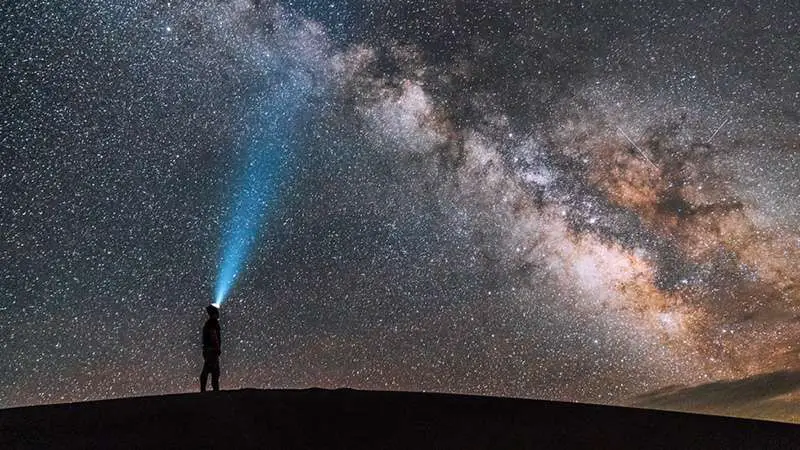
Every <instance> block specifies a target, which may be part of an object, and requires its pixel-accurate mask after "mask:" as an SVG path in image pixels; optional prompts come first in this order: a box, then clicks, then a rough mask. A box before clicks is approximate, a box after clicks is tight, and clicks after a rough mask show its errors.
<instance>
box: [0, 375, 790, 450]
mask: <svg viewBox="0 0 800 450" xmlns="http://www.w3.org/2000/svg"><path fill="white" fill-rule="evenodd" d="M798 445H800V426H798V425H793V424H786V423H778V422H766V421H757V420H747V419H736V418H729V417H719V416H707V415H699V414H686V413H676V412H667V411H655V410H645V409H635V408H622V407H612V406H601V405H587V404H575V403H559V402H545V401H536V400H522V399H505V398H492V397H477V396H463V395H446V394H426V393H403V392H370V391H355V390H348V389H343V390H335V391H329V390H322V389H310V390H295V391H293V390H283V391H267V390H253V389H245V390H240V391H222V392H209V393H205V394H199V393H198V394H180V395H168V396H161V397H139V398H127V399H118V400H105V401H97V402H86V403H72V404H61V405H48V406H33V407H25V408H14V409H6V410H0V448H3V449H15V448H61V449H72V448H231V449H240V448H271V449H359V448H364V449H421V448H431V449H472V448H482V449H523V448H547V449H550V448H591V449H604V448H605V449H621V448H702V449H715V448H720V449H722V448H725V449H732V448H742V449H745V448H746V449H756V448H758V449H766V448H774V449H790V448H800V447H798Z"/></svg>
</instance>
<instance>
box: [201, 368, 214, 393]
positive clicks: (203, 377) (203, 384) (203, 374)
mask: <svg viewBox="0 0 800 450" xmlns="http://www.w3.org/2000/svg"><path fill="white" fill-rule="evenodd" d="M208 372H209V370H208V362H205V363H203V371H202V372H200V392H205V391H206V383H208ZM211 384H212V385H213V384H214V378H213V376H212V378H211Z"/></svg>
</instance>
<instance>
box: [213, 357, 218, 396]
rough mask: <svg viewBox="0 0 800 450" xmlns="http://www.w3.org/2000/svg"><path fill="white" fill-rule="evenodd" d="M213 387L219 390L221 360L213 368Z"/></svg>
mask: <svg viewBox="0 0 800 450" xmlns="http://www.w3.org/2000/svg"><path fill="white" fill-rule="evenodd" d="M211 388H212V389H214V390H215V391H218V390H219V361H217V363H216V364H214V367H213V368H212V369H211Z"/></svg>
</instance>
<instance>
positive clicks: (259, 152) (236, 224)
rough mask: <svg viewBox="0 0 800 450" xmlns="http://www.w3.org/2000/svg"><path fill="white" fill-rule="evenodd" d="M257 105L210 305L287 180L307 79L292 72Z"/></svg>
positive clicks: (226, 286) (236, 271)
mask: <svg viewBox="0 0 800 450" xmlns="http://www.w3.org/2000/svg"><path fill="white" fill-rule="evenodd" d="M284 75H285V76H284V77H283V79H282V80H281V81H280V82H277V83H275V84H274V85H273V89H272V90H271V91H270V92H269V93H268V94H267V95H266V96H264V97H261V98H259V100H258V101H257V102H256V104H255V110H254V114H253V115H254V117H253V119H252V120H251V121H250V123H249V126H250V128H249V130H248V140H247V148H246V161H245V167H244V170H243V175H242V177H241V179H240V180H239V181H238V182H237V184H236V185H235V186H234V189H233V198H232V208H231V210H230V214H229V217H228V218H227V221H226V223H225V225H224V226H223V229H222V242H221V244H222V245H221V249H220V262H219V266H218V271H217V281H216V286H215V289H214V304H217V305H222V303H223V302H224V301H225V300H226V298H227V297H228V294H229V293H230V291H231V289H232V288H233V286H234V284H235V283H236V281H237V279H238V278H239V276H240V275H241V273H242V271H243V268H244V266H245V264H246V263H247V261H248V259H249V256H250V254H251V253H252V251H253V249H254V247H255V246H256V242H257V241H258V239H259V236H260V233H261V229H262V228H263V227H264V224H265V222H266V221H267V220H268V218H269V216H270V213H271V212H272V211H273V210H274V208H275V207H276V203H277V202H278V200H279V197H280V194H281V191H282V189H283V187H284V185H285V183H286V181H287V179H288V178H289V173H288V168H289V167H288V166H289V164H290V160H291V157H292V146H293V145H294V143H293V140H292V137H293V134H294V133H293V131H294V130H295V129H296V128H297V127H298V126H299V125H301V124H300V121H301V118H302V117H303V115H304V110H305V105H306V104H307V100H308V96H309V94H310V91H311V81H310V79H309V77H308V76H307V75H306V74H304V73H302V72H301V71H290V72H288V73H286V74H284Z"/></svg>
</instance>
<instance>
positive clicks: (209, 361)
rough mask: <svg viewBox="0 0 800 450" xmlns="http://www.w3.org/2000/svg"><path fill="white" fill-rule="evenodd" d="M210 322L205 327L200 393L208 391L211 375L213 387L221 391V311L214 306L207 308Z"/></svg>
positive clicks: (207, 321)
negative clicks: (203, 361)
mask: <svg viewBox="0 0 800 450" xmlns="http://www.w3.org/2000/svg"><path fill="white" fill-rule="evenodd" d="M206 312H207V313H208V320H206V324H205V325H203V359H204V360H205V363H204V364H203V372H202V373H200V392H205V391H206V382H207V381H208V374H211V387H212V388H213V389H214V390H215V391H218V390H219V355H220V353H222V335H221V334H220V330H219V309H217V308H216V307H215V306H214V305H208V306H207V307H206Z"/></svg>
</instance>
